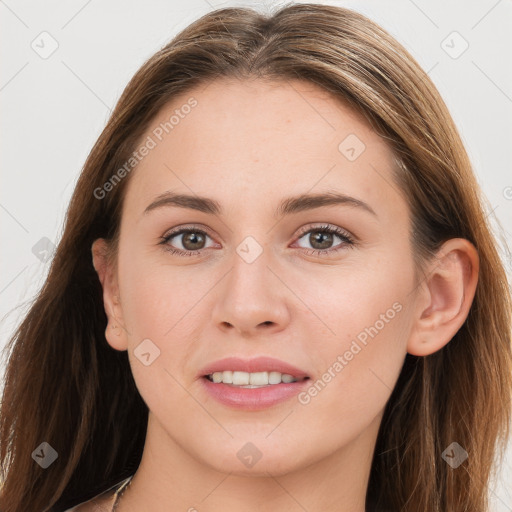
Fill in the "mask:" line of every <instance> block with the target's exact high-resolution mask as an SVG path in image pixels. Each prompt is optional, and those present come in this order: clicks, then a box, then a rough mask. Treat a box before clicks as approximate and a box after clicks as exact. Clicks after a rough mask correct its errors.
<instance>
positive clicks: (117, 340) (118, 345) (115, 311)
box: [91, 238, 128, 350]
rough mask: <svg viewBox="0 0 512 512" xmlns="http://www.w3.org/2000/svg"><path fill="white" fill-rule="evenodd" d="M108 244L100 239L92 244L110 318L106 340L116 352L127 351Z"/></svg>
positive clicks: (115, 277) (125, 335) (117, 289)
mask: <svg viewBox="0 0 512 512" xmlns="http://www.w3.org/2000/svg"><path fill="white" fill-rule="evenodd" d="M107 249H108V242H107V241H106V240H105V239H103V238H98V239H97V240H95V241H94V243H93V244H92V247H91V250H92V262H93V265H94V268H95V270H96V272H97V274H98V277H99V280H100V282H101V286H102V287H103V305H104V308H105V313H106V315H107V318H108V324H107V328H106V329H105V338H106V339H107V342H108V344H109V345H110V346H111V347H112V348H114V349H116V350H127V348H128V339H127V331H126V328H125V323H124V320H123V310H122V305H121V303H120V298H119V286H118V281H117V275H116V272H115V271H114V268H112V267H111V265H110V264H109V261H108V258H107V254H108V252H107Z"/></svg>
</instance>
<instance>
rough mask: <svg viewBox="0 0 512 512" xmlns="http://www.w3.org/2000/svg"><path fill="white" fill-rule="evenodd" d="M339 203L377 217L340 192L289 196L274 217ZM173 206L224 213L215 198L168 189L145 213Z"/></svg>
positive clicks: (213, 213)
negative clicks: (179, 192)
mask: <svg viewBox="0 0 512 512" xmlns="http://www.w3.org/2000/svg"><path fill="white" fill-rule="evenodd" d="M339 204H341V205H349V206H355V207H358V208H361V209H362V210H364V211H366V212H368V213H371V214H372V215H374V216H375V217H377V214H376V213H375V211H374V210H373V208H372V207H371V206H370V205H368V204H366V203H365V202H364V201H361V200H360V199H356V198H355V197H350V196H348V195H346V194H342V193H340V192H326V193H321V194H301V195H298V196H293V197H288V198H286V199H284V200H282V201H281V203H280V204H279V206H278V207H277V209H276V211H275V212H274V217H281V216H283V215H290V214H293V213H298V212H302V211H306V210H313V209H315V208H321V207H322V206H330V205H339ZM172 206H174V207H178V208H188V209H191V210H197V211H200V212H203V213H208V214H211V215H220V214H221V213H222V207H221V205H220V203H219V202H218V201H215V200H214V199H210V198H208V197H201V196H197V195H188V194H178V193H175V192H171V191H167V192H164V193H162V194H160V195H158V196H157V197H156V198H155V200H154V201H153V202H151V204H149V205H148V206H147V208H146V209H145V210H144V215H146V214H148V213H149V212H151V211H153V210H156V209H158V208H162V207H172Z"/></svg>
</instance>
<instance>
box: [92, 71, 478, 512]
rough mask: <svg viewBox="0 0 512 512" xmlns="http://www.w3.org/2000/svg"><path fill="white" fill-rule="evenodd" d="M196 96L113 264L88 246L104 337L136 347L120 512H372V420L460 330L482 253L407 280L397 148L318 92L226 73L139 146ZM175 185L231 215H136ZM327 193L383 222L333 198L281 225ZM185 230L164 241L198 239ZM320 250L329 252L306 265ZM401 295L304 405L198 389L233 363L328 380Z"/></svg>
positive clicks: (448, 249) (121, 346)
mask: <svg viewBox="0 0 512 512" xmlns="http://www.w3.org/2000/svg"><path fill="white" fill-rule="evenodd" d="M192 96H193V97H194V98H195V99H196V100H197V101H198V105H197V106H196V107H195V108H194V109H193V110H192V111H191V112H190V114H188V116H185V117H184V119H181V120H180V122H179V124H178V125H177V126H175V127H174V129H173V131H172V132H170V133H169V134H167V135H166V136H165V137H164V138H163V139H162V141H161V142H159V143H158V144H157V146H156V147H155V148H154V149H152V150H151V151H150V152H149V154H148V155H147V156H146V157H145V158H144V159H143V160H142V161H141V162H140V163H139V164H138V166H137V168H136V169H135V170H134V171H132V173H133V174H132V175H131V176H130V183H129V184H128V188H127V193H126V196H125V201H124V204H123V213H122V220H121V235H120V244H119V253H118V259H117V262H116V265H115V266H112V267H111V266H109V265H108V264H107V260H106V258H105V241H104V240H102V239H98V240H96V241H95V243H94V244H93V247H92V252H93V261H94V266H95V268H96V270H97V272H98V277H99V279H100V281H101V283H102V285H103V290H104V304H105V311H106V313H107V315H108V318H109V325H108V327H107V329H106V338H107V341H108V343H109V344H110V345H111V347H112V348H113V349H115V350H128V354H129V360H130V365H131V369H132V372H133V375H134V378H135V382H136V384H137V387H138V389H139V392H140V393H141V396H142V397H143V399H144V400H145V402H146V403H147V404H148V407H149V410H150V413H149V424H148V431H147V437H146V444H145V449H144V453H143V457H142V461H141V465H140V466H139V469H138V471H137V472H136V474H135V476H134V478H133V481H132V484H131V486H130V487H129V488H128V490H127V491H126V493H125V494H124V495H123V497H122V499H121V500H120V503H119V508H118V510H119V511H121V512H130V511H131V512H135V511H137V510H152V511H154V512H159V511H162V512H163V511H164V510H165V511H166V512H168V511H169V510H172V511H178V510H179V511H186V510H194V509H195V510H198V511H205V510H208V511H209V512H220V511H222V512H224V511H225V510H243V511H245V512H252V511H253V510H254V511H256V510H279V511H290V512H292V511H297V512H298V511H303V510H304V509H306V510H308V511H319V510H322V511H334V510H336V511H338V512H339V511H340V510H341V511H344V512H363V511H364V506H365V494H366V488H367V485H368V477H369V472H370V466H371V459H372V455H373V450H374V447H375V441H376V438H377V433H378V428H379V425H380V422H381V419H382V414H383V410H384V407H385V405H386V402H387V400H388V398H389V396H390V394H391V391H392V389H393V387H394V385H395V383H396V380H397V378H398V376H399V373H400V370H401V367H402V364H403V361H404V358H405V356H406V353H407V352H408V353H410V354H414V355H419V356H423V355H428V354H431V353H434V352H436V351H437V350H439V349H441V348H442V347H443V346H444V345H445V344H446V343H448V342H449V341H450V339H451V338H452V337H453V335H454V334H455V333H456V332H457V330H458V329H459V328H460V326H461V325H462V324H463V322H464V320H465V319H466V317H467V314H468V311H469V308H470V305H471V302H472V300H473V296H474V292H475V288H476V283H477V277H478V256H477V253H476V250H475V248H474V247H473V246H472V245H471V244H470V243H469V242H468V241H467V240H464V239H452V240H449V241H448V242H446V243H445V244H444V245H443V246H442V248H441V249H440V251H439V253H438V255H437V256H438V257H437V258H436V259H435V260H433V261H432V262H431V263H430V267H428V269H429V272H428V273H427V276H428V279H422V280H420V282H419V283H416V282H415V274H414V266H413V259H412V252H411V250H412V248H411V244H410V241H409V236H408V232H409V228H410V213H409V210H408V207H407V204H406V201H405V199H404V197H403V196H402V195H401V193H400V192H399V189H398V188H397V187H396V186H394V184H393V180H392V178H391V169H392V153H391V150H390V148H389V147H388V146H387V144H386V143H385V142H384V140H383V139H382V138H380V137H379V136H378V135H377V134H376V133H375V132H374V131H373V130H372V129H371V128H370V126H369V125H368V124H367V123H366V121H365V120H364V119H363V118H361V117H360V116H359V115H357V114H356V113H354V112H353V111H352V110H351V109H350V108H348V107H347V106H344V105H343V104H341V103H340V102H339V101H338V100H337V99H335V98H334V97H332V96H330V95H329V94H328V93H327V92H325V91H323V90H322V89H320V88H318V87H317V86H316V85H315V84H311V83H308V82H303V81H298V80H297V81H290V82H271V83H270V82H266V81H263V80H261V79H257V80H250V81H248V80H245V81H238V80H226V79H223V80H219V81H214V82H211V83H209V84H208V86H207V87H204V86H202V87H200V88H197V89H194V90H192V91H188V92H187V94H185V95H183V96H181V97H179V98H174V100H173V101H172V102H171V103H169V104H168V105H167V106H166V107H165V108H164V109H163V110H162V111H161V112H160V113H159V114H158V116H157V118H156V119H155V120H154V122H153V124H152V126H151V127H150V128H149V129H148V131H147V132H146V134H145V135H144V137H143V139H142V140H144V139H145V138H146V137H147V136H148V135H151V133H152V130H153V129H154V128H155V127H157V126H158V125H159V123H161V122H165V121H166V120H168V119H169V117H170V116H171V115H172V113H173V111H174V110H175V109H176V108H180V106H181V105H183V104H185V103H186V101H187V99H188V98H190V97H192ZM349 134H355V135H356V136H357V137H358V138H359V139H360V140H361V141H363V143H364V144H365V146H366V147H365V149H364V151H363V152H362V153H361V155H360V156H359V157H358V158H356V159H355V160H354V161H350V160H348V159H347V158H346V157H345V156H344V154H342V152H340V150H339V149H338V146H339V144H340V142H342V141H343V140H344V139H345V138H346V137H347V136H348V135H349ZM168 190H172V191H174V192H179V193H185V194H194V195H199V196H207V197H210V198H212V199H215V200H216V201H218V202H219V203H220V204H221V206H222V208H223V213H222V214H220V215H212V214H207V213H204V212H199V211H195V210H192V209H185V208H178V207H172V206H168V207H163V208H159V209H155V210H153V211H151V212H150V213H148V214H146V215H144V214H143V211H144V209H145V208H146V207H147V206H148V205H149V204H150V203H151V202H152V201H153V200H154V199H155V197H156V196H158V195H159V194H161V193H162V192H165V191H168ZM325 191H338V192H342V193H345V194H348V195H350V196H352V197H355V198H358V199H360V200H362V201H364V202H365V203H367V204H368V205H370V206H371V208H372V209H373V210H374V211H375V214H376V215H372V214H370V213H368V212H366V211H365V210H364V209H362V208H360V207H354V206H353V205H340V204H338V205H329V206H322V207H320V208H316V209H312V210H306V211H302V212H298V213H293V214H290V215H287V216H284V217H281V218H274V217H273V212H274V210H275V208H276V207H277V205H278V204H279V202H280V201H281V200H282V199H283V198H285V197H289V196H292V195H299V194H302V193H320V192H325ZM191 224H194V225H195V226H196V229H197V228H199V229H202V230H204V231H205V232H206V233H207V235H208V236H207V237H206V239H205V240H204V242H203V244H202V245H201V243H199V245H196V246H197V247H199V248H200V251H199V255H192V256H179V255H173V254H171V253H170V252H168V251H165V249H164V246H163V245H159V242H160V241H161V239H162V237H163V236H165V235H166V234H168V232H169V231H170V230H171V229H172V228H177V227H182V226H183V227H190V225H191ZM324 224H328V225H330V226H337V227H339V228H341V229H342V230H345V231H346V232H348V233H349V234H350V235H351V236H352V237H353V238H354V239H355V245H353V246H347V245H346V244H345V243H344V242H343V241H342V240H341V239H340V238H338V237H337V235H333V238H332V241H331V243H330V244H329V243H326V244H325V245H323V246H321V245H319V242H316V245H315V239H312V236H313V235H315V234H316V233H317V231H315V230H314V228H317V230H318V227H319V226H322V225H324ZM301 228H304V231H303V232H299V230H300V229H301ZM192 229H193V228H192ZM308 229H311V230H312V231H309V230H308ZM321 233H325V232H323V231H321ZM310 235H311V237H310ZM247 236H251V237H253V238H254V239H255V240H256V241H257V243H258V244H259V245H260V246H261V249H262V251H263V252H262V253H261V254H260V255H259V257H258V258H257V259H256V260H255V261H253V262H252V263H247V262H246V261H245V260H244V259H243V258H242V257H240V256H239V254H238V253H237V251H236V249H237V247H238V246H239V244H240V243H241V242H242V241H243V240H244V238H245V237H247ZM317 236H318V235H317ZM184 238H185V237H184V236H183V235H178V236H176V237H174V238H173V239H171V240H169V241H168V243H167V245H168V246H169V245H173V246H174V248H178V249H182V250H186V249H187V248H190V247H193V245H191V244H190V242H188V245H186V244H187V240H184ZM195 243H196V244H197V241H196V242H195ZM182 244H183V245H182ZM201 247H202V248H201ZM321 247H324V248H326V250H330V251H331V252H330V253H327V254H324V255H318V254H308V252H309V253H311V252H313V249H318V248H321ZM333 248H334V249H336V248H340V250H339V251H334V250H333ZM189 252H194V251H190V250H189ZM396 303H398V304H399V305H400V306H401V310H400V311H399V312H397V313H396V314H395V315H394V318H393V319H391V320H389V321H388V322H386V323H385V326H384V327H383V328H381V329H380V330H379V331H378V334H376V335H375V336H374V337H373V338H369V339H368V342H367V345H365V346H364V345H362V344H361V343H359V345H360V346H361V347H362V349H361V350H360V351H359V352H358V353H357V354H356V355H354V356H353V358H352V359H351V360H350V361H348V363H347V364H346V366H344V367H343V369H342V370H341V371H338V372H334V374H335V377H333V378H332V379H331V381H330V382H329V383H328V384H327V385H326V386H325V387H324V388H323V389H322V390H321V392H319V393H318V394H317V395H316V396H315V397H312V398H311V400H310V402H309V403H307V404H301V403H299V401H298V400H297V398H296V397H294V398H292V399H290V400H288V401H286V402H284V403H281V404H278V405H275V406H272V407H270V408H267V409H265V410H262V411H240V410H235V409H232V408H230V407H228V406H225V405H222V404H220V403H218V402H217V401H215V400H214V399H212V398H211V397H210V396H209V395H207V394H206V393H205V392H204V390H203V389H202V385H201V384H202V383H201V381H200V379H199V378H198V375H197V374H198V371H199V370H200V369H201V368H202V367H203V366H205V365H206V364H207V363H211V362H213V361H215V360H217V359H221V358H224V357H228V356H239V357H242V358H251V357H257V356H261V355H266V356H271V357H275V358H277V359H281V360H283V361H286V362H288V363H291V364H293V365H295V366H297V367H299V368H301V369H304V370H305V371H306V372H307V373H308V375H309V376H310V377H311V379H312V381H316V380H317V379H321V378H322V375H323V374H324V373H325V372H326V371H327V370H328V369H329V368H331V374H332V366H333V363H334V362H335V361H336V360H337V357H338V355H343V354H344V353H345V352H346V351H347V350H348V349H349V348H350V346H351V343H352V342H353V341H354V340H355V339H356V337H357V335H358V334H360V333H361V332H362V331H364V329H365V328H366V327H369V326H374V325H375V324H376V321H377V320H379V318H381V316H380V315H382V314H386V311H388V310H389V309H390V308H392V305H393V304H396ZM113 325H115V326H120V328H119V327H118V328H117V329H113V328H112V326H113ZM146 338H149V339H150V340H151V341H152V342H153V343H154V344H155V345H156V346H158V348H159V349H160V356H159V357H158V358H156V359H155V360H154V361H153V362H152V363H151V364H150V365H149V366H145V365H143V364H142V363H141V362H140V360H139V359H138V358H137V357H136V356H135V355H134V349H135V348H136V347H137V346H138V345H139V344H140V343H141V341H142V340H143V339H146ZM247 442H251V443H253V444H254V445H255V446H256V447H257V448H258V450H259V451H260V452H261V455H262V457H261V459H260V460H259V461H258V462H257V463H256V464H255V465H254V466H253V467H252V468H249V467H246V466H245V465H244V464H242V462H241V461H240V459H239V458H238V457H237V452H238V451H239V450H240V449H241V448H242V447H243V446H244V445H245V444H246V443H247ZM84 510H87V507H85V508H84ZM89 510H93V508H92V505H91V506H90V507H89Z"/></svg>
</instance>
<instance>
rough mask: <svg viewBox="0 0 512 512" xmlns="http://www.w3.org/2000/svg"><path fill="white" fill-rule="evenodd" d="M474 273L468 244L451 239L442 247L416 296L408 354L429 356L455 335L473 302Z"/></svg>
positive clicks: (474, 261)
mask: <svg viewBox="0 0 512 512" xmlns="http://www.w3.org/2000/svg"><path fill="white" fill-rule="evenodd" d="M478 270H479V257H478V252H477V250H476V248H475V247H474V245H473V244H472V243H471V242H469V241H468V240H466V239H463V238H452V239H451V240H448V241H447V242H445V243H444V244H443V246H442V247H441V249H439V251H438V253H437V257H436V258H435V260H434V261H433V262H432V265H431V266H430V268H429V269H428V272H427V274H426V276H427V277H426V278H425V279H424V280H423V282H422V283H421V285H420V287H419V291H418V293H417V295H416V302H417V304H416V310H415V311H416V312H415V315H416V317H415V318H414V325H413V327H412V330H411V334H410V337H409V340H408V343H407V352H408V353H409V354H412V355H415V356H426V355H430V354H433V353H434V352H437V351H438V350H440V349H441V348H443V347H444V346H445V345H446V344H447V343H449V342H450V340H451V339H452V338H453V336H455V334H456V333H457V331H458V330H459V329H460V328H461V326H462V325H463V324H464V322H465V320H466V318H467V316H468V313H469V309H470V307H471V304H472V302H473V298H474V296H475V291H476V286H477V282H478Z"/></svg>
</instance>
